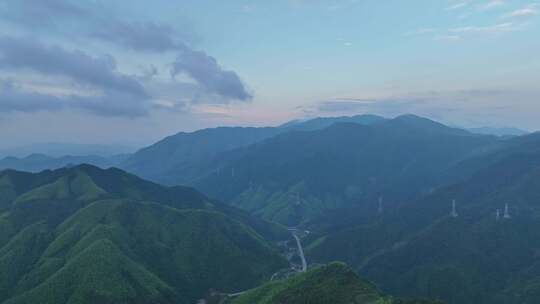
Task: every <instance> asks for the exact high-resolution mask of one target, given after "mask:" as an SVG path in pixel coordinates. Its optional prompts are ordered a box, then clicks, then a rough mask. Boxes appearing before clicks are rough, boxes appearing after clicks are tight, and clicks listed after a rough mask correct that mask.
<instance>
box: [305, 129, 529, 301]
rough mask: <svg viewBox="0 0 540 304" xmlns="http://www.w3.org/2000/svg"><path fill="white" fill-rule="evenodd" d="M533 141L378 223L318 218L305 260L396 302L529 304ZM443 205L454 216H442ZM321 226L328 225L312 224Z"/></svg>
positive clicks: (518, 143) (352, 214) (510, 146)
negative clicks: (338, 264) (365, 283)
mask: <svg viewBox="0 0 540 304" xmlns="http://www.w3.org/2000/svg"><path fill="white" fill-rule="evenodd" d="M537 139H538V138H537V136H534V135H530V136H525V137H521V138H516V139H514V140H511V141H510V142H507V143H505V147H504V148H503V149H501V150H500V151H498V152H490V153H489V154H488V155H486V157H487V158H488V161H485V162H484V164H487V165H482V166H479V167H480V169H479V170H478V171H477V172H475V173H474V174H473V175H472V176H471V177H470V178H469V179H467V180H466V181H463V182H460V183H457V184H455V185H451V186H448V187H444V188H441V189H438V190H436V191H435V192H434V193H432V194H431V195H428V196H426V197H424V198H421V199H418V200H417V201H415V202H411V203H408V204H406V205H403V206H401V207H399V208H396V209H392V208H391V207H389V208H387V209H385V212H384V213H383V214H380V215H377V214H376V212H372V213H371V219H366V217H365V216H361V215H359V211H358V210H353V209H349V210H343V212H341V213H339V214H336V215H334V216H332V217H327V218H326V219H322V218H321V219H320V221H321V222H319V223H318V225H312V226H311V227H312V228H313V229H317V228H316V227H318V229H319V230H318V231H314V233H313V234H312V236H311V239H309V240H306V241H305V243H306V253H307V255H308V259H310V260H312V261H318V262H326V261H333V260H342V261H346V262H347V263H349V264H350V265H352V266H353V268H354V269H355V270H357V271H359V272H360V273H362V274H364V275H365V276H366V278H368V279H370V280H372V281H374V282H375V283H376V284H378V285H379V286H381V287H382V288H383V289H384V290H386V291H388V292H391V293H393V294H396V295H400V296H408V295H415V296H418V295H420V296H425V297H439V298H442V299H443V300H446V301H448V303H451V304H452V303H456V304H458V303H459V304H468V303H470V304H473V303H474V304H482V303H486V304H488V303H489V304H498V303H500V304H503V303H504V304H514V303H515V304H521V303H536V302H538V299H540V287H539V286H540V280H539V278H540V259H539V257H540V255H539V252H540V245H539V244H540V233H538V231H540V191H539V190H538V189H540V184H539V181H540V141H538V140H537ZM480 159H481V158H480V157H477V158H474V159H473V160H476V161H480ZM469 161H472V160H469ZM452 200H456V202H457V208H456V211H457V214H458V217H452V216H450V211H451V202H452ZM505 204H508V206H509V208H508V211H509V215H510V217H511V218H509V219H506V218H505V217H504V209H505ZM497 210H499V217H498V218H497ZM328 221H333V222H335V224H334V225H321V223H324V222H328ZM344 223H345V224H344ZM321 227H322V229H321Z"/></svg>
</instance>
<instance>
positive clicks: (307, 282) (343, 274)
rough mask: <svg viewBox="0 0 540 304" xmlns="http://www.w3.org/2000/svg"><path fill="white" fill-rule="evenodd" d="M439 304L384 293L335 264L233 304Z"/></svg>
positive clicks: (256, 291) (273, 284)
mask: <svg viewBox="0 0 540 304" xmlns="http://www.w3.org/2000/svg"><path fill="white" fill-rule="evenodd" d="M279 303H287V304H304V303H309V304H328V303H332V304H351V303H354V304H371V303H379V304H431V303H433V304H436V303H439V302H437V301H428V300H399V299H393V298H392V297H389V296H384V295H383V294H381V293H380V292H379V291H378V290H377V289H376V288H375V286H373V285H372V284H371V283H369V282H367V281H363V280H361V279H360V278H359V277H358V276H357V275H356V274H355V273H354V272H353V271H352V270H351V269H349V268H348V267H347V266H345V265H344V264H342V263H331V264H328V265H326V266H320V267H317V268H314V269H312V270H310V271H308V272H307V273H304V274H300V275H298V276H295V277H293V278H289V279H286V280H282V281H277V282H271V283H267V284H265V285H263V286H261V287H259V288H256V289H254V290H252V291H250V292H248V293H246V294H244V295H241V296H240V297H238V298H237V299H234V300H231V301H230V302H229V304H279Z"/></svg>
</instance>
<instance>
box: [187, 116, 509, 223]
mask: <svg viewBox="0 0 540 304" xmlns="http://www.w3.org/2000/svg"><path fill="white" fill-rule="evenodd" d="M499 141H500V140H499V139H497V138H496V137H493V136H481V135H474V134H472V133H469V132H467V131H464V130H461V129H455V128H450V127H447V126H444V125H442V124H439V123H437V122H434V121H431V120H428V119H425V118H421V117H417V116H413V115H406V116H400V117H397V118H395V119H391V120H386V121H383V122H379V123H376V124H373V125H361V124H357V123H338V124H334V125H332V126H330V127H328V128H325V129H322V130H316V131H309V132H305V131H294V132H287V133H283V134H280V135H278V136H275V137H272V138H270V139H267V140H265V141H263V142H260V143H257V144H254V145H251V146H247V147H244V148H240V149H237V150H233V151H229V152H227V153H224V154H222V155H221V156H220V158H219V159H218V160H216V161H215V164H214V166H215V167H216V169H215V170H214V172H213V174H212V175H209V176H208V177H206V178H203V179H201V180H200V181H198V182H196V183H194V185H195V186H196V187H197V188H199V189H201V190H202V191H204V192H205V193H207V194H209V195H210V196H213V197H217V198H219V199H221V200H224V201H227V202H231V203H232V204H233V205H234V206H237V207H240V208H242V209H245V210H248V211H249V212H252V213H253V214H257V215H260V216H262V217H264V218H266V219H268V220H272V221H277V222H280V223H283V224H287V225H297V224H299V223H303V222H306V221H309V220H310V219H314V218H316V217H318V216H320V215H323V214H324V213H325V212H327V211H329V210H333V209H339V208H343V207H346V206H352V205H357V206H364V208H367V209H369V210H371V209H370V208H376V205H375V204H374V203H373V202H375V201H376V200H377V199H378V197H379V196H382V195H384V199H385V201H386V202H387V203H389V204H400V203H402V202H406V201H407V200H410V199H412V198H414V197H417V196H418V195H422V194H426V193H429V192H430V191H433V189H435V188H436V187H439V186H440V185H442V184H444V183H447V182H450V181H452V180H451V179H450V176H448V179H449V180H445V179H443V178H442V177H444V176H446V175H445V174H444V173H445V172H446V171H447V170H448V169H449V168H452V167H454V166H455V165H456V164H457V163H459V162H460V161H462V160H464V159H467V158H469V157H471V156H473V155H475V154H476V153H480V151H484V150H485V149H488V147H491V146H494V145H497V144H498V143H499Z"/></svg>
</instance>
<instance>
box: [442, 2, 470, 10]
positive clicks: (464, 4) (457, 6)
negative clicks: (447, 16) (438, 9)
mask: <svg viewBox="0 0 540 304" xmlns="http://www.w3.org/2000/svg"><path fill="white" fill-rule="evenodd" d="M467 6H469V2H458V3H454V4H452V5H450V6H449V7H447V8H446V10H447V11H453V10H457V9H462V8H465V7H467Z"/></svg>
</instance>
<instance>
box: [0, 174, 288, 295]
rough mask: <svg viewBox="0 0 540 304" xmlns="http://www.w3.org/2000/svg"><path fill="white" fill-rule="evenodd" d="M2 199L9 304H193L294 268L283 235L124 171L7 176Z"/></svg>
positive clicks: (2, 263) (1, 260)
mask: <svg viewBox="0 0 540 304" xmlns="http://www.w3.org/2000/svg"><path fill="white" fill-rule="evenodd" d="M0 198H1V199H0V210H1V211H0V302H1V303H4V302H5V303H21V304H22V303H51V304H52V303H193V301H195V300H196V299H197V298H199V297H200V296H201V295H203V294H205V293H206V292H207V291H208V290H209V289H211V288H214V289H218V290H223V291H226V292H235V291H239V290H244V289H247V288H251V287H254V286H256V285H257V284H258V283H260V282H262V281H263V280H265V279H267V278H268V277H269V276H270V275H271V274H272V273H273V272H275V271H276V270H278V269H280V268H283V267H286V266H287V262H286V261H285V260H284V259H283V258H281V257H280V256H279V255H278V254H277V252H276V251H275V250H274V249H273V247H272V245H271V244H270V243H268V242H267V241H266V239H265V238H263V237H262V236H261V234H260V233H258V232H257V231H261V233H263V234H268V235H269V236H270V237H271V236H272V235H274V236H275V237H276V238H277V237H279V233H284V232H283V231H281V228H279V227H277V226H272V225H270V224H267V225H266V224H265V223H264V222H262V221H259V220H256V219H251V218H249V217H248V216H247V215H245V214H243V213H242V212H240V211H237V210H233V209H232V208H230V207H223V206H221V205H220V204H219V203H216V202H213V201H211V200H209V199H207V198H206V197H204V196H203V195H201V194H199V193H198V192H196V191H194V190H192V189H189V188H183V187H174V188H165V187H161V186H159V185H156V184H153V183H149V182H146V181H144V180H141V179H139V178H137V177H135V176H132V175H129V174H126V173H125V172H123V171H120V170H117V169H110V170H101V169H98V168H96V167H91V166H79V167H75V168H71V169H60V170H56V171H45V172H42V173H39V174H29V173H21V172H16V171H5V172H2V173H0ZM250 223H255V224H256V225H255V226H256V227H254V228H252V227H250Z"/></svg>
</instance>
